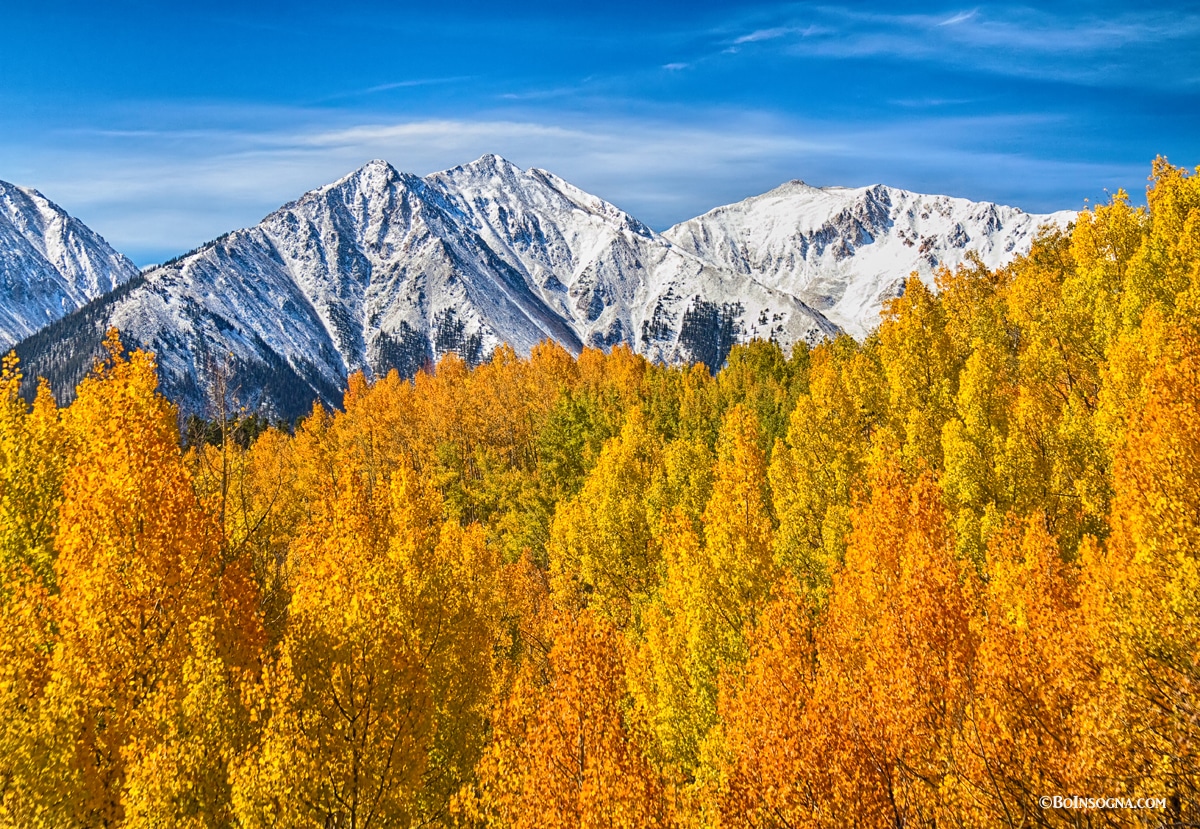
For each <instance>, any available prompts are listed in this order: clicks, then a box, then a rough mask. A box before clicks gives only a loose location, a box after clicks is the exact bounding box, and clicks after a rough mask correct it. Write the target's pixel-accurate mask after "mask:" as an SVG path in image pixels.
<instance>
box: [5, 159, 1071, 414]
mask: <svg viewBox="0 0 1200 829" xmlns="http://www.w3.org/2000/svg"><path fill="white" fill-rule="evenodd" d="M1072 215H1073V214H1066V213H1064V214H1054V215H1053V216H1050V217H1043V216H1029V215H1026V214H1023V213H1021V212H1020V211H1018V210H1014V209H1012V208H1006V207H997V206H995V205H990V204H974V203H971V202H967V201H964V200H961V199H949V198H946V197H935V196H919V195H915V194H912V193H907V192H905V191H901V190H892V189H889V188H885V187H881V186H876V187H871V188H864V189H861V190H845V189H835V188H826V189H823V190H818V189H815V188H811V187H807V186H806V185H803V184H801V183H798V182H793V183H791V184H787V185H784V186H783V187H781V188H778V189H776V190H774V191H772V192H770V193H767V194H765V195H763V196H758V197H755V198H752V199H748V200H746V201H744V202H740V203H738V204H735V205H730V206H728V207H723V208H718V209H717V210H714V211H712V212H710V213H707V214H705V215H704V216H701V217H699V218H697V219H693V220H691V221H689V222H685V223H683V224H681V225H678V226H676V227H674V228H672V229H671V230H669V231H667V232H666V233H664V234H661V235H660V234H657V233H655V232H653V231H652V230H650V229H649V228H647V227H646V226H645V225H644V224H642V223H641V222H639V221H638V220H637V219H635V218H633V217H632V216H630V215H629V214H627V213H624V212H623V211H621V210H619V209H618V208H616V207H615V206H613V205H612V204H609V203H608V202H605V201H603V200H602V199H600V198H597V197H596V196H593V195H590V194H588V193H585V192H584V191H582V190H580V189H578V188H577V187H574V186H573V185H571V184H569V183H567V182H566V181H564V180H562V179H561V178H558V177H557V176H555V175H553V174H551V173H548V172H545V171H543V170H537V169H531V170H521V169H520V168H518V167H516V166H515V165H513V164H511V163H509V162H507V161H505V160H504V159H501V158H499V157H497V156H494V155H486V156H484V157H482V158H480V159H478V160H477V161H475V162H472V163H471V164H466V165H463V166H461V167H455V168H454V169H452V170H446V171H444V172H441V173H435V174H433V175H430V176H426V177H425V178H418V177H416V176H412V175H408V174H405V173H401V172H398V171H397V170H395V169H394V168H393V167H391V166H390V165H389V164H387V163H386V162H383V161H373V162H371V163H369V164H367V165H366V166H364V167H362V168H361V169H359V170H357V171H355V172H354V173H352V174H350V175H349V176H346V177H345V178H343V179H341V180H339V181H337V182H334V183H333V184H330V185H327V186H325V187H322V188H319V189H317V190H313V191H311V192H309V193H306V194H304V195H303V196H301V197H300V198H299V199H298V200H296V201H294V202H292V203H290V204H287V205H284V206H283V207H281V208H280V209H279V210H277V211H275V212H274V213H272V214H270V215H269V216H267V217H266V218H265V219H263V221H262V222H260V223H259V224H257V225H255V226H254V227H250V228H246V229H243V230H236V231H233V232H232V233H229V234H226V235H225V236H223V237H221V238H219V239H217V240H215V241H213V242H210V243H208V244H206V245H204V246H202V247H200V248H198V249H197V250H195V251H192V252H191V253H189V254H186V255H184V256H182V257H180V258H178V259H176V260H173V261H172V262H168V263H166V264H164V265H161V266H159V267H157V268H155V269H153V270H150V271H148V272H146V273H145V274H143V275H141V276H139V277H137V278H136V279H133V280H131V281H128V282H126V283H125V284H123V285H121V286H120V287H119V288H117V289H116V290H114V291H112V292H111V293H109V294H108V295H106V296H105V297H103V298H101V299H99V300H97V301H94V302H92V303H90V304H89V305H87V306H86V307H84V308H82V309H80V310H79V311H77V312H75V313H73V314H71V315H69V316H67V317H65V318H63V319H61V320H59V321H58V322H56V323H54V324H52V325H50V326H48V327H46V328H43V329H42V330H40V331H39V332H38V333H37V334H36V335H35V336H32V337H30V338H28V339H27V340H25V341H24V342H22V343H21V344H20V346H19V347H18V353H19V354H20V356H21V359H22V361H23V362H24V364H25V367H26V371H27V373H28V374H29V375H31V376H36V375H44V376H47V377H49V378H50V379H51V381H52V385H53V386H54V387H55V391H56V393H57V394H58V395H59V396H60V399H65V398H67V397H69V396H70V394H71V393H72V391H73V389H74V386H75V384H76V383H77V382H78V380H79V379H80V378H81V377H82V376H83V374H84V372H86V371H87V369H88V368H89V367H90V364H91V361H92V359H93V356H94V355H95V354H97V353H98V351H99V348H100V342H101V339H102V337H103V334H104V331H105V330H106V329H107V328H108V327H110V326H116V327H117V328H118V329H120V330H121V331H122V333H123V335H124V337H125V339H126V342H127V344H129V345H138V346H142V347H146V348H149V349H151V350H153V351H155V352H156V353H157V355H158V360H159V366H160V375H161V380H162V387H163V390H164V391H165V392H166V394H167V395H168V396H170V397H171V398H172V399H174V400H176V401H178V402H179V403H180V404H181V406H182V407H183V408H184V409H185V410H189V411H204V410H205V408H206V405H207V401H208V400H210V399H211V397H212V389H213V388H214V387H218V386H220V387H224V388H226V389H227V390H228V391H229V392H230V393H231V394H232V396H233V397H235V398H236V399H237V400H238V401H239V402H240V403H241V404H243V405H247V406H250V407H256V408H261V409H263V410H266V411H268V412H271V413H274V414H277V415H282V416H294V415H297V414H301V413H303V412H304V411H306V410H307V409H308V408H309V407H310V406H311V404H312V401H313V400H314V399H321V400H323V401H324V402H326V403H327V404H335V405H336V404H337V403H339V402H340V399H341V389H343V388H344V386H345V381H346V378H347V376H348V375H349V373H351V372H353V371H359V370H361V371H364V372H366V373H367V374H368V375H370V376H379V375H381V374H383V373H385V372H387V371H388V370H390V369H393V368H395V369H397V370H399V371H400V372H401V373H402V374H405V375H409V374H412V373H415V372H416V371H417V370H418V369H419V368H421V367H422V366H424V365H428V364H430V363H432V362H434V361H436V360H437V359H438V358H439V357H441V356H442V355H443V354H446V353H448V352H450V351H454V352H457V353H458V354H459V355H460V356H462V357H463V358H464V359H465V360H467V361H468V362H476V361H479V360H482V359H486V357H487V356H488V355H489V354H490V353H491V351H492V349H493V348H495V347H496V346H498V345H499V344H501V343H503V342H507V343H509V344H510V345H512V346H513V347H514V348H515V349H516V350H517V351H518V352H520V353H524V354H527V353H528V352H529V350H530V349H531V348H532V347H533V346H534V345H535V344H536V343H537V342H539V341H541V340H544V339H547V338H550V339H554V340H556V341H558V342H559V343H561V344H563V345H564V346H565V347H566V348H568V349H570V350H571V351H575V352H578V351H579V350H580V349H581V348H583V347H584V346H595V347H603V348H607V347H611V346H613V345H616V344H618V343H625V344H628V345H630V346H631V347H632V348H634V350H636V351H638V352H640V353H643V354H645V355H646V356H647V357H649V358H651V359H654V360H659V361H663V362H676V361H696V360H698V361H703V362H705V363H706V364H707V365H709V366H710V367H712V368H714V369H715V368H716V367H719V366H720V365H721V364H722V363H723V362H724V360H725V356H726V355H727V354H728V351H729V348H730V347H731V346H732V345H733V344H734V343H735V342H739V341H744V340H747V339H750V338H752V337H763V338H767V337H770V338H773V339H775V340H776V341H777V342H779V343H780V345H781V346H783V347H784V348H785V349H790V347H791V346H792V344H793V343H795V342H797V341H800V340H804V341H807V342H815V341H817V340H820V339H823V338H825V337H828V336H834V335H836V334H837V333H838V332H839V330H841V329H839V327H838V326H839V325H840V326H841V327H842V328H844V329H845V330H848V331H850V332H851V333H854V334H856V335H861V334H862V333H864V332H865V331H866V330H868V329H869V328H871V327H873V326H874V324H875V323H876V321H877V320H878V312H879V309H880V307H881V306H882V304H883V301H884V299H885V298H887V297H888V296H892V295H894V294H895V293H896V291H897V290H898V288H899V286H900V285H901V283H902V280H903V278H904V277H905V276H907V274H908V273H909V272H910V271H912V270H918V271H921V272H923V273H926V274H928V273H929V272H930V269H931V268H932V267H933V266H935V265H936V264H940V263H945V264H949V265H953V264H956V263H957V262H959V261H961V260H962V258H963V257H964V256H965V253H966V251H968V250H978V251H979V252H980V254H981V255H982V256H983V257H984V259H985V261H988V262H989V263H992V264H1000V262H1001V261H1004V260H1007V259H1009V258H1011V257H1012V256H1013V255H1015V254H1016V253H1019V252H1021V251H1022V250H1026V249H1028V246H1029V243H1030V241H1031V239H1032V236H1033V234H1034V232H1035V231H1036V228H1037V227H1038V225H1039V224H1041V223H1042V222H1043V221H1046V220H1047V219H1049V220H1052V221H1058V222H1065V221H1067V220H1069V218H1070V217H1071V216H1072ZM830 318H832V319H834V320H835V321H836V322H837V324H836V325H835V324H834V322H831V321H830Z"/></svg>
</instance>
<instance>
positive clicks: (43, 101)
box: [0, 0, 1200, 264]
mask: <svg viewBox="0 0 1200 829" xmlns="http://www.w3.org/2000/svg"><path fill="white" fill-rule="evenodd" d="M587 6H588V7H587V8H584V9H580V8H576V7H574V6H570V5H567V4H563V3H561V2H558V3H550V2H542V0H533V2H523V3H520V4H495V3H490V4H484V3H468V2H456V0H429V2H426V3H421V4H415V3H414V4H409V3H394V2H393V3H378V4H374V3H361V2H354V0H344V1H343V2H328V0H325V2H321V3H306V2H300V3H297V2H288V3H284V2H276V1H275V0H267V1H266V2H255V3H220V2H217V3H205V4H190V5H189V4H185V3H169V4H168V3H150V2H105V3H94V2H92V3H86V4H84V3H74V2H59V3H56V4H54V5H53V6H52V7H47V6H44V5H42V4H33V3H27V2H19V3H18V2H15V0H0V179H3V180H6V181H12V182H16V183H19V184H26V185H30V186H33V187H36V188H38V189H39V190H41V191H42V192H43V193H45V194H46V195H47V196H49V197H50V198H51V199H53V200H55V201H57V202H58V203H59V204H61V205H62V206H63V207H65V208H66V209H67V210H68V211H70V212H71V213H73V214H74V215H77V216H79V217H80V218H81V219H83V220H84V221H85V222H87V223H88V224H89V225H91V226H92V227H94V228H95V229H96V230H98V231H99V232H100V233H102V234H103V235H104V236H105V237H106V238H108V240H109V241H110V242H111V243H113V244H114V246H116V247H117V248H118V249H120V250H122V251H124V252H125V253H127V254H129V255H130V256H131V257H133V258H134V260H135V261H137V262H138V263H139V264H147V263H150V262H154V261H160V260H162V259H164V258H167V257H169V256H172V255H174V254H177V253H180V252H182V251H184V250H188V249H190V248H192V247H194V246H196V245H197V244H200V243H202V242H204V241H205V240H207V239H210V238H212V237H214V236H217V235H219V234H221V233H223V232H225V231H227V230H230V229H232V228H235V227H241V226H245V225H249V224H253V223H254V222H256V221H258V220H259V219H260V218H262V216H264V215H265V214H266V213H268V212H270V211H271V210H273V209H274V208H276V207H278V206H279V205H280V204H282V203H284V202H286V201H289V200H291V199H293V198H295V197H296V196H298V195H299V194H300V193H302V192H303V191H305V190H307V189H310V188H312V187H317V186H319V185H321V184H325V183H328V182H330V181H333V180H335V179H337V178H339V177H340V176H342V175H344V174H346V173H348V172H350V171H351V170H353V169H355V168H356V167H358V166H360V165H361V164H363V163H365V162H366V161H368V160H370V159H372V158H385V159H387V160H388V161H390V162H392V163H393V164H394V165H395V166H397V167H398V168H400V169H402V170H406V171H408V172H412V173H418V174H425V173H429V172H433V171H435V170H439V169H444V168H446V167H451V166H454V165H456V164H460V163H463V162H466V161H469V160H472V159H474V158H476V157H478V156H479V155H482V154H483V153H485V152H496V153H499V154H501V155H503V156H505V157H507V158H509V159H510V160H512V161H514V162H516V163H518V164H520V165H521V166H524V167H531V166H533V167H543V168H546V169H549V170H552V171H553V172H555V173H557V174H559V175H561V176H563V177H564V178H566V179H568V180H569V181H571V182H573V183H575V184H577V185H579V186H581V187H583V188H584V189H587V190H589V191H591V192H593V193H596V194H597V195H600V196H602V197H604V198H606V199H608V200H610V201H612V202H614V203H616V204H617V205H618V206H620V207H622V208H624V209H626V210H628V211H630V212H631V213H633V214H634V215H636V216H638V217H639V218H641V219H642V220H643V221H645V222H647V223H648V224H650V225H651V226H652V227H655V228H658V229H663V228H665V227H667V226H669V225H671V224H673V223H675V222H677V221H681V220H683V219H686V218H689V217H691V216H693V215H696V214H698V213H701V212H704V211H705V210H708V209H710V208H712V207H714V206H716V205H718V204H722V203H728V202H731V201H736V200H738V199H741V198H745V197H746V196H750V195H753V194H756V193H760V192H763V191H765V190H768V189H770V188H772V187H774V186H775V185H777V184H779V183H781V182H783V181H786V180H788V179H793V178H801V179H804V180H805V181H808V182H809V183H811V184H817V185H826V184H840V185H848V186H858V185H864V184H871V183H874V182H883V183H886V184H891V185H894V186H899V187H905V188H908V189H912V190H919V191H924V192H937V193H948V194H951V195H956V196H965V197H968V198H973V199H981V200H983V199H986V200H993V201H1001V202H1005V203H1008V204H1015V205H1017V206H1019V207H1022V208H1024V209H1026V210H1030V211H1049V210H1054V209H1060V208H1078V207H1081V206H1082V205H1083V203H1084V199H1091V200H1092V201H1096V200H1098V199H1103V198H1104V197H1105V196H1104V191H1105V189H1108V190H1115V189H1116V188H1118V187H1124V188H1126V189H1127V190H1129V191H1130V192H1131V193H1132V194H1133V195H1134V197H1135V199H1141V198H1142V197H1143V194H1144V187H1145V184H1146V175H1147V173H1148V171H1149V164H1150V161H1151V159H1152V158H1153V157H1154V156H1155V155H1156V154H1164V155H1166V156H1168V157H1169V158H1170V160H1171V161H1172V162H1174V163H1175V164H1179V165H1185V166H1189V167H1194V166H1196V165H1198V164H1200V6H1196V5H1187V4H1169V5H1157V6H1156V5H1154V4H1153V3H1142V4H1138V5H1137V6H1136V7H1134V6H1133V4H1128V3H1106V2H1103V1H1102V0H1101V1H1100V2H1091V3H1087V4H1081V3H1070V4H1063V5H1061V6H1054V5H1046V4H1036V5H1034V4H1031V5H1017V4H1011V3H1001V4H991V5H978V6H968V5H926V6H919V7H917V6H907V7H906V6H902V5H899V4H895V3H854V4H843V5H836V4H807V3H787V4H781V3H753V2H751V3H736V4H732V3H728V2H710V0H689V2H678V3H653V2H649V0H643V2H627V1H626V0H607V1H606V2H596V3H589V4H587Z"/></svg>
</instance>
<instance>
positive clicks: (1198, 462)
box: [1090, 331, 1200, 823]
mask: <svg viewBox="0 0 1200 829" xmlns="http://www.w3.org/2000/svg"><path fill="white" fill-rule="evenodd" d="M1114 491H1115V496H1114V500H1113V509H1112V519H1111V520H1112V536H1111V538H1110V540H1109V544H1108V545H1107V551H1106V554H1105V555H1104V556H1103V557H1101V556H1097V558H1098V559H1099V560H1098V561H1097V563H1096V565H1095V566H1094V567H1093V568H1090V569H1091V571H1092V573H1093V574H1094V575H1092V577H1091V581H1092V585H1091V592H1092V593H1093V595H1096V594H1098V598H1094V599H1093V601H1096V602H1098V603H1100V608H1098V609H1095V610H1093V615H1094V616H1101V614H1103V617H1102V618H1101V619H1100V620H1099V621H1100V622H1101V623H1102V626H1100V627H1099V629H1098V630H1097V631H1096V643H1097V645H1096V647H1097V649H1098V657H1099V659H1100V660H1101V664H1102V665H1103V666H1104V676H1103V679H1104V684H1103V686H1102V687H1105V688H1109V689H1111V688H1113V687H1114V686H1115V687H1116V688H1119V689H1121V690H1122V691H1123V693H1121V694H1120V695H1119V696H1117V697H1116V698H1115V699H1109V700H1107V701H1106V702H1104V703H1103V704H1102V705H1101V706H1100V707H1099V710H1098V712H1097V716H1098V718H1099V719H1100V721H1101V723H1102V726H1101V728H1100V729H1099V731H1100V734H1101V735H1102V739H1103V743H1104V746H1105V747H1106V748H1107V751H1106V752H1104V754H1107V756H1108V758H1109V763H1114V762H1115V763H1116V764H1117V765H1116V766H1114V767H1112V768H1110V769H1107V770H1105V772H1106V774H1107V777H1108V779H1109V781H1110V782H1111V783H1112V784H1113V785H1114V786H1116V787H1120V788H1123V789H1124V790H1125V791H1127V792H1129V793H1131V794H1132V793H1133V792H1137V795H1136V796H1139V797H1149V796H1155V795H1158V796H1163V797H1166V798H1167V799H1168V802H1169V807H1168V819H1169V820H1174V821H1176V822H1185V823H1186V822H1187V821H1194V820H1196V819H1197V818H1198V817H1200V812H1197V811H1196V804H1197V803H1198V802H1200V748H1198V747H1200V728H1198V726H1197V722H1198V721H1200V720H1198V711H1197V707H1196V699H1197V696H1198V694H1200V669H1198V667H1197V661H1196V654H1197V653H1200V633H1198V631H1200V626H1198V625H1197V624H1196V619H1197V618H1200V556H1198V554H1197V550H1200V338H1198V337H1197V336H1196V334H1195V333H1194V332H1193V331H1177V332H1176V334H1175V335H1174V336H1173V337H1171V338H1170V340H1169V345H1168V346H1167V347H1165V348H1164V353H1163V355H1162V357H1161V359H1160V360H1159V361H1158V364H1157V365H1155V366H1153V368H1152V369H1151V371H1150V373H1149V374H1148V375H1147V377H1146V378H1145V383H1144V387H1143V392H1142V394H1141V395H1140V397H1139V399H1138V401H1137V408H1136V409H1135V410H1134V413H1133V414H1132V415H1131V416H1130V418H1129V421H1128V427H1127V431H1126V433H1125V435H1124V438H1123V440H1122V441H1121V443H1120V445H1119V447H1118V450H1117V455H1116V462H1115V468H1114ZM1110 683H1111V684H1110ZM1131 724H1134V725H1132V726H1131ZM1102 756H1103V754H1102ZM1098 771H1099V770H1098Z"/></svg>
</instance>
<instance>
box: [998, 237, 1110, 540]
mask: <svg viewBox="0 0 1200 829" xmlns="http://www.w3.org/2000/svg"><path fill="white" fill-rule="evenodd" d="M1011 269H1012V272H1013V281H1012V284H1011V285H1010V286H1009V287H1008V289H1007V297H1008V308H1009V314H1010V318H1011V320H1012V323H1013V324H1014V325H1015V326H1016V327H1017V328H1018V330H1019V333H1020V337H1019V342H1020V347H1019V350H1018V355H1017V377H1018V378H1019V383H1018V386H1017V389H1016V399H1015V401H1014V403H1013V407H1012V413H1011V415H1010V418H1009V435H1008V440H1007V442H1006V446H1005V459H1006V460H1005V463H1006V464H1007V468H1008V469H1010V470H1011V473H1010V474H1011V476H1012V481H1013V509H1014V510H1015V511H1016V512H1017V514H1019V515H1033V514H1042V515H1043V516H1044V517H1045V521H1046V525H1047V529H1049V530H1050V531H1051V532H1052V533H1053V534H1054V535H1055V537H1056V538H1057V539H1058V540H1059V543H1060V546H1061V547H1062V549H1063V553H1064V555H1067V556H1073V555H1074V554H1075V551H1076V550H1077V548H1078V546H1079V544H1080V541H1081V539H1082V538H1083V536H1084V535H1085V534H1089V533H1090V534H1093V535H1097V536H1102V535H1103V534H1104V532H1105V526H1104V520H1103V519H1104V516H1105V514H1106V513H1107V510H1108V500H1109V495H1110V482H1109V475H1110V466H1111V464H1110V460H1109V455H1108V453H1107V451H1106V450H1105V447H1104V445H1103V441H1102V440H1101V439H1100V435H1098V434H1097V432H1096V428H1095V415H1096V411H1097V406H1098V400H1099V393H1100V387H1101V379H1100V376H1101V372H1100V367H1101V365H1102V361H1103V354H1102V353H1100V352H1097V351H1096V346H1095V343H1094V341H1093V338H1092V337H1091V334H1090V332H1091V330H1092V327H1091V326H1092V323H1091V318H1090V316H1089V315H1090V313H1091V311H1090V309H1089V306H1088V305H1087V304H1086V303H1082V302H1080V301H1078V297H1074V296H1073V295H1072V291H1070V290H1068V289H1067V287H1066V285H1067V282H1068V281H1070V280H1073V279H1074V277H1073V276H1072V274H1073V273H1074V270H1075V262H1074V258H1073V254H1072V245H1071V241H1070V238H1068V237H1066V236H1065V235H1061V234H1055V233H1050V234H1047V235H1044V236H1042V237H1040V238H1039V239H1038V240H1036V241H1035V242H1034V245H1033V249H1032V250H1031V252H1030V254H1029V255H1028V256H1027V257H1024V258H1022V259H1019V260H1017V261H1016V262H1014V263H1013V264H1012V266H1011Z"/></svg>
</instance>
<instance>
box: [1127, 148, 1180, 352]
mask: <svg viewBox="0 0 1200 829" xmlns="http://www.w3.org/2000/svg"><path fill="white" fill-rule="evenodd" d="M1197 172H1200V171H1197ZM1150 179H1151V182H1152V186H1150V187H1148V188H1147V190H1146V203H1147V212H1148V214H1149V223H1148V227H1146V228H1144V231H1143V236H1142V239H1141V244H1140V246H1139V248H1138V250H1137V252H1136V253H1135V254H1134V255H1133V256H1132V257H1131V261H1130V262H1129V265H1128V269H1127V270H1126V273H1125V280H1124V288H1123V290H1122V292H1121V297H1120V323H1121V326H1122V328H1123V329H1124V330H1130V329H1132V328H1135V327H1137V326H1138V325H1139V324H1140V322H1141V319H1142V317H1143V315H1144V314H1145V313H1146V311H1147V310H1149V309H1151V308H1155V309H1157V310H1158V311H1159V312H1160V313H1162V314H1163V315H1164V316H1166V317H1168V318H1171V317H1174V316H1175V314H1176V313H1177V312H1178V311H1179V310H1182V311H1184V313H1185V314H1186V313H1188V312H1190V311H1194V310H1195V305H1194V304H1191V301H1194V299H1195V298H1196V295H1195V293H1194V292H1193V289H1194V287H1195V286H1196V283H1197V277H1200V272H1198V268H1200V175H1188V171H1187V170H1186V169H1185V168H1182V167H1174V166H1172V165H1171V164H1170V163H1169V162H1168V161H1167V159H1165V158H1163V157H1161V156H1160V157H1158V158H1156V159H1155V160H1154V164H1153V166H1152V168H1151V174H1150ZM1181 306H1182V308H1181Z"/></svg>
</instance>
